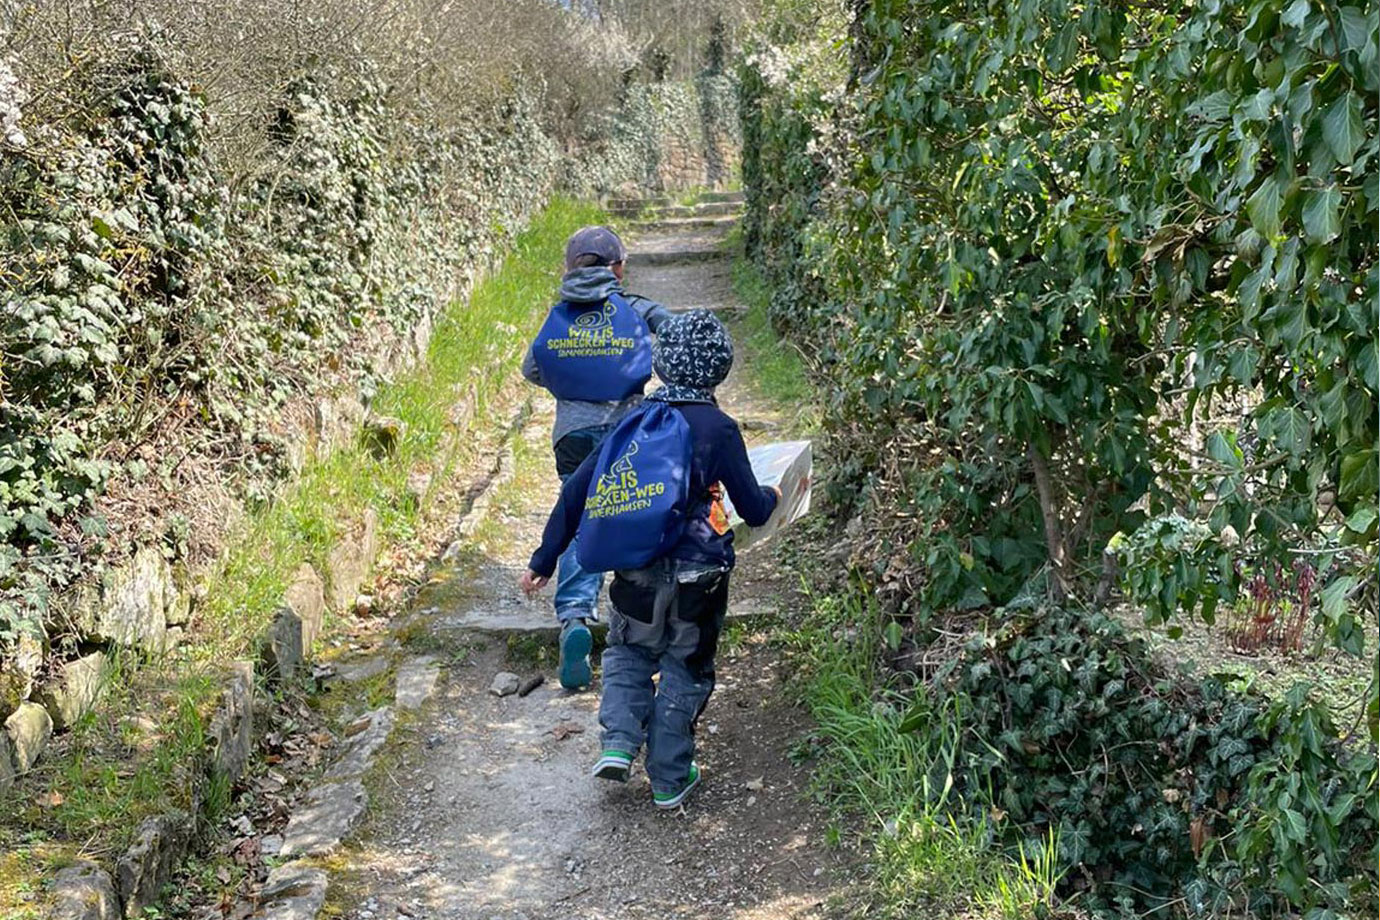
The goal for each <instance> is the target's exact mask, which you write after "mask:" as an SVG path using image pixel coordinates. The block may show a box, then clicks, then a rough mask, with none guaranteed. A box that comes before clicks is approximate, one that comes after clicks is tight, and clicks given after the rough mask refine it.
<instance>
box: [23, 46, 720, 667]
mask: <svg viewBox="0 0 1380 920" xmlns="http://www.w3.org/2000/svg"><path fill="white" fill-rule="evenodd" d="M99 50H100V49H97V50H96V52H93V53H92V54H91V55H88V56H86V57H85V58H84V59H83V61H82V62H81V63H79V64H78V65H77V66H76V67H75V68H74V70H73V72H72V74H71V75H70V78H69V79H68V80H66V81H64V83H63V84H62V88H61V92H62V94H63V98H62V99H59V100H47V107H46V108H44V109H43V113H46V115H45V117H47V118H48V120H47V121H46V122H44V121H42V120H41V119H40V118H39V115H37V114H35V113H34V112H26V113H24V117H25V122H24V127H25V134H26V135H27V139H26V141H25V144H24V145H23V146H6V147H3V148H0V190H3V192H4V198H5V201H6V208H5V210H4V213H2V214H0V278H3V279H4V280H5V289H4V294H3V295H0V373H2V376H0V670H3V668H4V664H5V658H6V650H7V649H8V648H9V647H10V646H11V645H12V644H13V643H15V642H17V641H18V640H19V638H20V637H21V636H26V637H30V640H32V639H33V638H37V639H39V640H40V641H46V642H49V643H55V642H58V641H59V640H62V641H70V640H74V639H76V638H78V637H75V636H71V635H67V626H66V625H65V624H63V623H62V622H61V621H60V618H59V617H57V616H55V615H51V614H50V610H51V609H55V597H56V595H59V594H61V592H63V591H64V590H65V589H67V588H69V587H70V586H72V585H73V584H74V583H75V582H76V581H77V580H79V579H80V578H83V577H86V576H87V575H88V574H90V573H91V572H92V571H93V570H95V569H98V568H100V567H101V566H102V565H104V564H106V562H107V561H110V562H118V561H120V559H121V558H122V556H123V555H124V554H125V552H126V551H127V550H129V549H130V548H131V546H130V544H131V543H133V542H135V541H148V540H153V541H155V542H162V543H163V544H164V545H165V546H166V549H167V552H168V553H169V554H177V553H181V552H184V551H185V548H186V539H187V532H188V527H189V525H188V518H194V517H195V516H196V515H197V514H198V513H201V514H204V513H205V509H202V508H199V507H197V506H196V502H195V501H193V500H189V499H188V497H187V496H189V495H192V494H194V493H193V490H194V489H196V488H199V487H202V486H204V485H205V484H206V483H205V480H206V479H207V478H211V479H214V480H215V481H218V482H224V483H225V484H227V485H229V486H230V487H231V488H232V489H233V490H234V491H235V492H236V493H238V494H239V495H241V496H243V497H245V498H248V499H249V500H251V501H262V500H266V499H268V498H269V497H270V496H271V494H272V492H273V490H274V488H275V487H276V483H277V482H279V481H280V480H281V479H283V478H284V477H285V476H287V475H289V474H290V472H291V467H292V456H291V444H290V439H291V438H292V437H294V436H297V434H298V433H296V432H294V431H292V430H291V429H290V427H289V426H287V425H286V424H285V423H284V420H283V418H282V417H281V410H282V408H283V407H284V406H285V405H287V404H288V403H289V402H290V401H291V400H294V399H298V398H300V397H302V396H304V395H308V394H312V393H316V392H319V391H321V390H322V389H323V388H329V387H344V388H351V389H357V390H359V391H361V392H362V393H363V395H364V397H365V399H366V400H367V399H368V398H369V396H370V395H371V394H372V392H373V391H374V389H375V388H376V385H377V382H378V381H379V380H380V379H383V378H384V377H385V376H387V375H388V374H389V373H391V372H392V370H393V369H394V367H393V365H394V361H393V357H394V353H395V352H396V348H395V346H396V344H397V343H398V342H399V341H400V340H401V339H402V338H403V337H404V336H405V335H406V334H408V333H410V332H411V331H412V330H413V329H414V327H417V326H418V324H419V323H422V324H425V323H426V322H428V321H429V318H430V317H431V316H432V315H433V314H434V313H435V311H436V310H437V309H438V307H439V306H440V305H442V304H445V303H447V302H448V301H449V300H451V299H452V298H453V297H454V296H456V295H457V294H462V293H464V292H465V291H466V290H467V288H468V285H469V284H470V283H471V282H472V281H474V280H475V279H476V278H477V277H478V276H479V275H480V274H481V273H482V272H484V271H485V269H486V267H487V266H488V264H489V263H490V262H491V261H492V260H493V259H494V258H495V257H496V255H497V254H498V253H499V252H501V251H502V248H503V247H504V246H505V245H506V244H507V242H508V241H509V240H510V239H511V238H512V236H513V235H514V234H515V233H516V232H517V231H518V230H520V229H521V228H522V227H523V225H524V224H525V222H526V220H527V219H528V217H529V216H530V215H531V214H532V213H534V212H535V211H536V210H537V209H539V208H540V207H541V205H542V204H543V203H544V202H545V201H546V200H547V198H548V196H549V195H550V193H551V192H552V191H553V190H554V189H555V188H556V186H557V184H558V182H560V181H561V178H562V177H563V176H564V181H565V182H566V183H567V184H568V185H570V186H575V187H578V188H579V189H581V190H583V191H585V192H586V193H604V192H607V191H608V190H610V189H611V188H614V187H616V186H619V185H622V184H623V183H626V182H631V183H634V184H640V183H644V182H646V181H648V179H649V175H654V173H651V174H649V172H648V163H649V162H652V163H653V169H654V160H655V156H656V154H657V151H659V150H660V149H661V144H662V142H663V135H664V134H665V133H666V132H668V131H670V130H671V129H673V128H674V129H679V128H680V125H681V124H682V122H684V123H688V124H689V125H691V126H692V127H693V128H694V129H695V130H694V131H692V132H691V135H692V136H690V137H689V138H688V140H687V143H689V144H692V145H693V144H696V143H698V144H701V145H702V144H703V143H704V132H703V130H701V124H702V120H703V111H702V106H701V104H700V101H699V98H698V96H697V91H696V89H695V87H694V86H693V85H689V84H684V85H683V84H665V85H659V86H656V87H652V88H648V87H643V86H633V87H631V88H630V90H629V101H628V102H627V104H625V105H623V106H621V107H617V106H615V107H614V108H613V109H611V110H610V111H609V112H608V113H607V115H608V121H607V122H606V123H601V127H600V131H598V132H596V133H595V134H594V135H593V136H591V137H590V138H587V139H586V141H587V143H586V145H585V146H583V147H579V148H577V149H575V150H573V151H570V152H569V153H567V152H563V150H562V149H561V148H562V142H561V141H559V140H558V139H557V138H556V137H555V136H554V134H553V132H552V130H551V129H550V127H549V125H548V122H549V120H550V115H551V113H549V112H547V111H546V110H545V109H544V108H543V106H544V105H545V104H546V103H545V97H544V95H543V91H542V88H541V85H540V83H539V82H533V81H528V80H525V79H518V80H516V81H514V82H513V83H512V84H511V85H510V86H509V88H508V90H507V91H506V92H504V93H501V94H498V95H497V96H495V95H494V94H483V96H482V98H483V99H491V100H492V101H475V102H474V103H473V104H472V105H471V110H470V111H469V113H468V114H469V118H468V120H465V121H463V123H458V122H457V121H456V120H455V119H454V117H451V118H449V119H442V118H440V117H437V118H431V117H429V116H430V114H431V113H430V110H429V109H428V107H427V105H426V103H425V97H421V98H420V99H411V98H409V99H406V100H404V99H402V98H401V97H400V94H399V92H398V89H397V88H396V87H390V86H388V85H387V84H386V83H385V82H384V81H383V80H382V78H381V77H380V76H379V72H380V69H379V68H378V67H376V66H375V65H374V64H371V63H370V62H369V61H368V60H366V59H362V58H361V59H356V60H354V61H353V62H352V63H349V64H343V63H342V64H335V65H327V64H323V63H319V62H314V61H312V60H307V61H305V62H303V65H302V66H301V67H300V68H296V69H295V70H294V73H295V74H296V75H295V76H294V77H292V79H290V80H287V81H286V82H285V83H284V84H283V85H282V86H281V87H280V88H279V90H277V92H276V95H275V96H274V97H273V98H270V99H262V100H256V104H259V105H261V107H262V111H260V113H259V114H260V116H261V117H262V119H263V120H264V121H265V122H266V123H267V129H266V131H265V132H264V140H265V143H266V148H265V149H263V150H260V151H258V153H257V160H256V161H255V165H254V168H252V169H250V170H249V171H248V172H247V173H245V174H237V175H234V176H233V177H232V175H231V171H230V170H229V168H228V167H227V165H226V164H225V163H224V162H222V161H221V160H220V159H218V156H221V155H222V154H223V152H224V147H225V145H224V143H220V144H217V145H213V144H211V143H210V138H211V137H212V136H213V134H214V131H213V129H214V128H215V127H216V126H215V125H214V124H213V122H212V120H211V116H210V115H209V114H208V111H209V110H208V100H207V99H206V98H205V96H204V95H203V94H202V93H201V92H199V91H198V90H197V89H195V88H194V87H192V86H191V85H189V83H188V82H187V81H186V80H184V79H182V78H180V77H179V75H178V74H177V72H176V70H175V66H174V65H173V64H171V63H170V60H172V58H171V57H170V56H169V55H166V54H163V53H160V52H158V51H157V50H156V48H155V47H154V45H152V44H150V45H149V46H148V47H147V48H146V49H145V50H142V51H139V52H138V53H136V54H126V53H125V52H123V51H119V53H111V54H102V53H98V52H99ZM107 50H108V49H107ZM721 79H722V78H721ZM404 95H405V94H404ZM722 96H723V93H722V92H720V93H719V94H718V97H716V98H721V97H722ZM452 115H453V113H452ZM30 121H38V122H39V123H37V124H29V122H30ZM721 121H722V124H723V125H724V126H725V128H724V130H727V131H731V130H732V126H733V125H736V113H735V112H734V111H732V110H731V109H730V110H729V111H727V112H726V113H724V114H723V116H722V119H721ZM16 136H18V135H16ZM188 458H191V461H192V462H186V461H188ZM112 489H114V490H115V491H117V492H119V493H120V495H121V496H122V497H121V498H119V499H118V500H117V502H116V504H117V505H118V506H119V507H114V508H112V507H108V505H109V503H108V502H106V503H105V504H102V502H105V499H102V498H101V497H102V496H103V495H106V494H108V493H109V492H110V491H111V490H112ZM157 496H163V497H162V498H158V497H157ZM112 514H113V515H114V516H115V518H117V520H116V521H115V525H116V526H117V527H118V528H120V534H119V538H118V539H116V540H111V539H109V538H108V536H109V535H108V534H107V530H108V527H109V522H110V520H111V517H112ZM193 523H194V524H200V523H207V522H196V521H194V522H193ZM223 523H224V522H223V521H212V522H209V525H210V526H211V528H212V529H214V527H215V526H218V525H223ZM205 542H207V541H205V540H203V543H205ZM209 542H214V538H212V539H211V540H210V541H209ZM196 561H199V562H204V561H206V560H196Z"/></svg>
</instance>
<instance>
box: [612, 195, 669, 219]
mask: <svg viewBox="0 0 1380 920" xmlns="http://www.w3.org/2000/svg"><path fill="white" fill-rule="evenodd" d="M674 204H678V202H677V201H676V200H675V199H674V198H668V197H666V196H665V195H657V196H653V197H651V198H610V199H609V200H608V201H607V202H606V203H605V204H604V207H605V208H607V209H608V210H609V211H610V212H612V213H614V214H637V213H638V212H640V211H642V210H643V209H644V208H666V207H670V206H671V205H674Z"/></svg>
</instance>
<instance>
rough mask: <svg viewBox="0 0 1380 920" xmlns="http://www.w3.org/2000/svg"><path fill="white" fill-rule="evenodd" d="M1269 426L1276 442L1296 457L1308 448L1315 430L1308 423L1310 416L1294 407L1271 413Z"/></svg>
mask: <svg viewBox="0 0 1380 920" xmlns="http://www.w3.org/2000/svg"><path fill="white" fill-rule="evenodd" d="M1269 427H1270V431H1271V432H1272V434H1273V439H1274V442H1275V443H1276V444H1278V445H1279V446H1280V448H1281V449H1282V450H1285V451H1288V452H1289V453H1291V454H1293V455H1294V456H1296V457H1297V456H1301V455H1302V454H1304V453H1305V452H1306V451H1307V450H1308V445H1309V442H1310V440H1311V435H1312V433H1313V430H1312V427H1311V426H1310V425H1309V424H1308V416H1306V415H1304V414H1303V412H1302V411H1301V410H1299V409H1295V408H1292V407H1290V408H1287V409H1276V410H1275V411H1274V412H1272V413H1270V419H1269Z"/></svg>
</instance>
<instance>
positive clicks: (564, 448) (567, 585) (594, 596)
mask: <svg viewBox="0 0 1380 920" xmlns="http://www.w3.org/2000/svg"><path fill="white" fill-rule="evenodd" d="M612 430H613V426H612V425H597V426H594V427H592V428H580V429H578V430H576V431H572V432H570V433H569V434H567V435H565V437H563V438H561V439H560V441H558V442H556V472H557V473H558V474H559V475H560V477H561V482H562V483H564V482H565V481H566V480H567V479H569V478H570V476H571V474H572V473H574V472H575V470H576V469H578V468H579V466H580V464H581V463H583V462H584V459H585V458H586V457H587V456H589V455H590V454H592V453H594V452H595V451H596V450H598V449H599V445H600V444H601V443H603V440H604V438H605V437H607V436H608V433H609V432H610V431H612ZM579 539H580V538H579V536H578V535H577V536H576V537H575V539H574V540H573V541H571V543H570V545H569V546H568V547H566V550H565V552H563V553H561V557H560V559H558V560H557V561H556V601H555V604H556V619H557V620H558V621H560V622H561V623H562V624H564V623H565V622H566V621H567V620H574V619H586V620H594V619H598V614H599V592H600V591H602V590H603V588H604V573H602V572H586V571H585V570H584V569H582V568H581V567H580V562H579V560H578V559H577V558H576V557H575V547H576V545H577V544H578V543H579Z"/></svg>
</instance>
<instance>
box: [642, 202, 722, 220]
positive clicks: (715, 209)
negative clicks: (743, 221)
mask: <svg viewBox="0 0 1380 920" xmlns="http://www.w3.org/2000/svg"><path fill="white" fill-rule="evenodd" d="M742 212H743V209H742V206H741V205H738V204H735V203H734V202H732V201H706V202H704V203H703V204H693V205H686V204H674V205H668V206H666V207H660V208H652V209H651V210H650V211H646V212H644V214H645V215H646V216H647V217H651V218H654V219H657V220H664V219H666V218H668V217H723V216H727V215H733V216H736V215H739V214H741V213H742Z"/></svg>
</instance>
